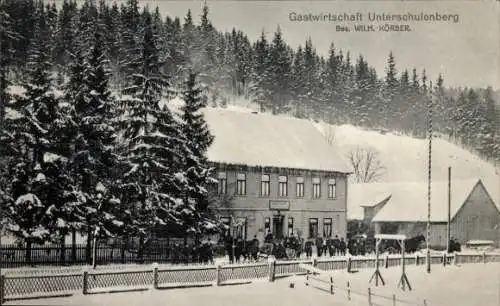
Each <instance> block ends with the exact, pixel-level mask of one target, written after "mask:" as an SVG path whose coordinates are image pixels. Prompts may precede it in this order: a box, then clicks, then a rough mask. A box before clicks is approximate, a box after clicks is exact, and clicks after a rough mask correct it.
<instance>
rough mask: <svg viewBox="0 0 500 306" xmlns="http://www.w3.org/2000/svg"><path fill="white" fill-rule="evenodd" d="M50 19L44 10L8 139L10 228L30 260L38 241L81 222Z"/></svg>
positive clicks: (55, 237) (8, 126) (5, 134)
mask: <svg viewBox="0 0 500 306" xmlns="http://www.w3.org/2000/svg"><path fill="white" fill-rule="evenodd" d="M44 22H45V20H44V18H43V15H42V14H41V15H40V16H38V21H37V24H36V26H35V33H34V35H35V36H34V37H35V38H34V40H33V42H32V46H31V47H30V52H29V55H28V59H29V60H28V65H27V69H26V72H25V75H26V80H24V81H23V82H22V86H23V88H24V92H23V93H21V94H20V95H16V96H14V97H13V101H12V102H11V103H10V104H9V109H10V112H11V113H12V116H11V117H9V118H8V119H7V121H6V127H5V131H4V132H3V137H2V142H3V145H5V146H6V147H8V154H9V159H8V161H9V168H8V169H9V170H8V174H9V177H10V186H8V188H7V190H8V192H9V193H10V194H9V198H10V199H11V201H9V202H7V205H6V210H7V216H6V217H7V219H8V221H7V222H8V224H7V226H6V228H7V230H8V231H10V232H11V233H12V234H14V235H15V236H16V237H17V238H19V239H21V240H24V242H25V243H26V245H27V248H26V260H27V261H29V260H30V255H31V245H32V243H44V242H47V241H54V240H60V239H61V237H62V235H63V233H64V232H65V231H66V230H67V228H68V226H69V225H68V224H69V223H72V222H75V223H77V222H79V221H80V218H79V216H80V214H79V213H78V210H79V208H78V205H77V203H78V193H77V190H75V188H74V185H73V182H72V178H71V177H70V176H68V173H67V162H68V158H67V155H66V156H65V154H66V153H68V142H67V138H66V136H65V133H64V132H65V131H66V132H68V131H70V129H67V127H68V124H69V122H68V121H69V120H68V119H67V117H66V116H65V115H66V113H65V111H64V109H63V108H62V107H61V106H60V104H59V102H60V101H59V98H58V97H57V96H56V95H55V94H54V88H53V85H52V79H51V77H50V71H51V60H50V48H49V47H48V46H47V44H48V42H49V40H48V35H49V33H48V31H47V30H46V27H45V24H44ZM59 212H61V213H59Z"/></svg>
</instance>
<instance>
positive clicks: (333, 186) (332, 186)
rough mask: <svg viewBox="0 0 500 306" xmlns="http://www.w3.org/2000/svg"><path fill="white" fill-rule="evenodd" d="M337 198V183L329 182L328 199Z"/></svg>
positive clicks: (332, 180) (333, 180) (331, 180)
mask: <svg viewBox="0 0 500 306" xmlns="http://www.w3.org/2000/svg"><path fill="white" fill-rule="evenodd" d="M336 196H337V182H336V181H335V179H329V180H328V198H329V199H334V198H335V197H336Z"/></svg>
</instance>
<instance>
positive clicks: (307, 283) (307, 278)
mask: <svg viewBox="0 0 500 306" xmlns="http://www.w3.org/2000/svg"><path fill="white" fill-rule="evenodd" d="M309 273H310V272H309V270H307V272H306V286H309Z"/></svg>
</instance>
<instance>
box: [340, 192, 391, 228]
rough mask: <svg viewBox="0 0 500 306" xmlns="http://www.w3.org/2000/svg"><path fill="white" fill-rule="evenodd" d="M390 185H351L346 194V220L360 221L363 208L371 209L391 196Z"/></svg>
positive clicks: (362, 216)
mask: <svg viewBox="0 0 500 306" xmlns="http://www.w3.org/2000/svg"><path fill="white" fill-rule="evenodd" d="M390 187H391V185H390V184H386V183H367V184H352V185H349V186H348V188H349V189H348V193H347V219H348V220H362V219H363V218H364V209H363V207H373V206H376V205H377V204H380V203H381V202H383V201H385V200H387V198H389V197H390V196H391V188H390Z"/></svg>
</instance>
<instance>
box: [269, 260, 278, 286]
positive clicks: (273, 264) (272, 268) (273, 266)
mask: <svg viewBox="0 0 500 306" xmlns="http://www.w3.org/2000/svg"><path fill="white" fill-rule="evenodd" d="M275 272H276V261H274V260H271V262H269V281H270V282H274V279H275V276H276V275H275Z"/></svg>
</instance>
